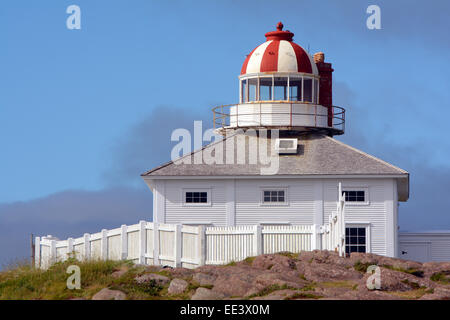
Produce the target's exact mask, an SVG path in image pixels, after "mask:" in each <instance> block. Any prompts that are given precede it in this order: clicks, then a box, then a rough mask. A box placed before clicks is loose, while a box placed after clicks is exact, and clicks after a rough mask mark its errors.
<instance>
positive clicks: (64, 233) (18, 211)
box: [0, 187, 152, 266]
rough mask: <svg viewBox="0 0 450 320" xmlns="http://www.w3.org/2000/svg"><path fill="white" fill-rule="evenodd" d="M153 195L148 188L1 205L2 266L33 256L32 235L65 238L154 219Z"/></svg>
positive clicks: (72, 193)
mask: <svg viewBox="0 0 450 320" xmlns="http://www.w3.org/2000/svg"><path fill="white" fill-rule="evenodd" d="M151 217H152V194H151V192H150V190H146V189H144V188H139V189H136V188H126V187H121V188H119V187H117V188H108V189H105V190H101V191H64V192H59V193H55V194H52V195H49V196H47V197H44V198H40V199H35V200H31V201H26V202H14V203H9V204H0V266H1V265H2V264H5V263H9V262H11V261H12V260H13V259H21V258H24V257H29V256H30V244H29V243H30V242H29V238H30V234H31V233H34V234H35V235H39V236H42V235H47V234H51V235H54V236H57V237H59V238H60V239H65V238H67V237H69V236H70V237H79V236H82V235H83V234H84V233H86V232H89V233H94V232H99V231H100V230H101V229H103V228H106V229H111V228H116V227H119V226H120V225H122V224H135V223H137V222H138V221H139V220H141V219H144V220H151Z"/></svg>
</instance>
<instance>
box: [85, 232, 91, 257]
mask: <svg viewBox="0 0 450 320" xmlns="http://www.w3.org/2000/svg"><path fill="white" fill-rule="evenodd" d="M83 237H84V260H89V259H90V258H91V235H90V234H89V233H85V234H84V236H83Z"/></svg>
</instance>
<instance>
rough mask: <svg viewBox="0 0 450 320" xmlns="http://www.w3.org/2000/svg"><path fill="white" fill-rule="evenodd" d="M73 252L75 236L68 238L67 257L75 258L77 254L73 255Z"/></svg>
mask: <svg viewBox="0 0 450 320" xmlns="http://www.w3.org/2000/svg"><path fill="white" fill-rule="evenodd" d="M73 253H74V252H73V238H69V239H67V257H68V258H75V255H74V256H72V254H73Z"/></svg>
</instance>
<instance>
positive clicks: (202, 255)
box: [197, 226, 206, 266]
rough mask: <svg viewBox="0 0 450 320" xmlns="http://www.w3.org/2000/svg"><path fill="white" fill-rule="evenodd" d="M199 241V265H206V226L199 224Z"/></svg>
mask: <svg viewBox="0 0 450 320" xmlns="http://www.w3.org/2000/svg"><path fill="white" fill-rule="evenodd" d="M197 228H198V229H197V230H198V238H197V239H198V243H197V257H198V265H199V266H203V265H205V261H206V228H205V226H198V227H197Z"/></svg>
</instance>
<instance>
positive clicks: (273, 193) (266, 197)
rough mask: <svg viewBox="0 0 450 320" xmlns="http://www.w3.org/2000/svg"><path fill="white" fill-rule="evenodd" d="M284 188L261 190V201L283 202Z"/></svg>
mask: <svg viewBox="0 0 450 320" xmlns="http://www.w3.org/2000/svg"><path fill="white" fill-rule="evenodd" d="M285 202H286V195H285V190H263V203H285Z"/></svg>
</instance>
